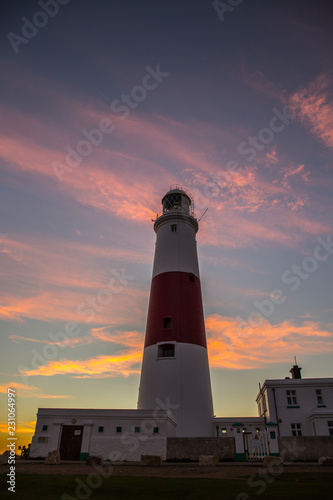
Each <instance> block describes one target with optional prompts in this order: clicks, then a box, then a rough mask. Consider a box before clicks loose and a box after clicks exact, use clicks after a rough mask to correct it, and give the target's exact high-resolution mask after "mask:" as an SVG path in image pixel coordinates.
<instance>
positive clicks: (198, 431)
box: [138, 342, 214, 437]
mask: <svg viewBox="0 0 333 500" xmlns="http://www.w3.org/2000/svg"><path fill="white" fill-rule="evenodd" d="M163 345H165V344H161V345H160V344H156V345H151V346H148V347H146V348H145V350H144V354H143V362H142V371H141V381H140V389H139V402H138V409H141V410H143V409H145V410H147V409H153V408H156V406H158V404H160V403H162V404H163V405H164V409H169V410H171V411H172V413H173V415H174V416H175V417H176V421H177V431H176V432H177V434H176V435H177V436H178V437H211V436H212V421H213V415H214V413H213V402H212V397H211V387H210V374H209V366H208V355H207V349H206V348H204V347H202V346H199V345H195V344H187V343H181V342H179V343H177V342H173V343H170V345H173V351H174V352H173V356H172V355H170V354H172V350H171V351H169V352H168V353H167V354H168V355H167V356H166V357H163V349H161V347H162V346H163Z"/></svg>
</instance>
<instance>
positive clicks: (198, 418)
mask: <svg viewBox="0 0 333 500" xmlns="http://www.w3.org/2000/svg"><path fill="white" fill-rule="evenodd" d="M198 228H199V224H198V220H197V218H196V216H195V210H194V201H193V198H192V195H191V194H190V193H189V192H188V191H186V190H185V189H183V188H182V187H181V186H178V185H173V186H171V188H170V190H169V191H168V192H167V193H166V194H165V196H164V197H163V199H162V211H161V212H160V213H159V214H157V216H156V219H155V220H154V230H155V233H156V248H155V257H154V265H153V275H152V283H151V291H150V300H149V307H148V317H147V326H146V335H145V344H144V352H143V361H142V370H141V380H140V387H139V400H138V409H154V408H156V407H158V406H159V402H163V404H164V405H165V404H167V405H168V404H169V405H170V409H171V411H172V413H173V414H174V416H175V418H176V420H177V436H178V437H206V436H212V435H213V434H212V432H213V415H214V413H213V402H212V393H211V384H210V374H209V364H208V354H207V343H206V333H205V325H204V316H203V307H202V297H201V285H200V274H199V265H198V256H197V244H196V233H197V231H198Z"/></svg>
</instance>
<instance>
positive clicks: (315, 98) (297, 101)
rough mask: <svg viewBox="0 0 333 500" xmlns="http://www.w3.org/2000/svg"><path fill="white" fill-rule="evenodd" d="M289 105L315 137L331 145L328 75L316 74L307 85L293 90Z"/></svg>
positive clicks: (332, 106)
mask: <svg viewBox="0 0 333 500" xmlns="http://www.w3.org/2000/svg"><path fill="white" fill-rule="evenodd" d="M289 105H290V108H291V109H292V110H293V111H294V112H295V113H296V114H297V115H298V117H299V118H300V120H301V121H302V122H304V123H305V124H306V125H307V126H308V127H309V128H310V130H311V131H312V132H313V134H314V135H315V136H316V137H318V138H319V139H321V140H322V141H323V142H324V144H326V146H328V147H330V148H332V147H333V104H332V82H331V80H330V78H329V77H328V75H320V76H318V77H317V78H316V79H315V80H314V81H313V82H312V83H310V85H309V86H308V87H306V88H303V89H301V90H299V91H297V92H295V93H294V94H293V95H292V96H291V97H290V99H289Z"/></svg>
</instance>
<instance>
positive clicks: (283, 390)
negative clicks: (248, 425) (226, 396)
mask: <svg viewBox="0 0 333 500" xmlns="http://www.w3.org/2000/svg"><path fill="white" fill-rule="evenodd" d="M290 372H291V374H292V378H289V377H286V378H285V379H281V380H265V382H264V384H263V386H262V387H261V389H260V391H259V394H258V395H257V398H256V401H257V404H258V413H259V415H260V416H262V417H265V418H266V420H267V421H273V422H276V423H277V432H278V435H280V436H330V435H333V379H332V378H307V379H302V378H301V373H300V372H301V368H299V367H298V366H297V365H294V366H293V368H292V369H291V370H290Z"/></svg>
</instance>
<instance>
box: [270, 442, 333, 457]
mask: <svg viewBox="0 0 333 500" xmlns="http://www.w3.org/2000/svg"><path fill="white" fill-rule="evenodd" d="M278 439H279V448H280V456H281V458H282V459H283V460H284V461H285V462H317V461H318V458H319V457H333V436H297V437H291V436H282V437H281V436H280V437H279V438H278Z"/></svg>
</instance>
